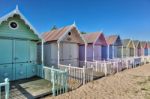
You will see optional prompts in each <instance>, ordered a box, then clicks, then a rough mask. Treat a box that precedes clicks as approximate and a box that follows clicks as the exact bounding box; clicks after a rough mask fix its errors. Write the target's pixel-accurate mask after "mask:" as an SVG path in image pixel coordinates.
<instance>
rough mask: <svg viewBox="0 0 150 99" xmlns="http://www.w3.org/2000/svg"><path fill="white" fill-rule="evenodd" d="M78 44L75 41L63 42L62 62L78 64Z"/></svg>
mask: <svg viewBox="0 0 150 99" xmlns="http://www.w3.org/2000/svg"><path fill="white" fill-rule="evenodd" d="M78 50H79V49H78V46H77V44H73V43H63V44H62V55H61V56H60V57H61V63H62V64H65V65H69V64H71V65H73V66H77V65H78V64H77V60H78Z"/></svg>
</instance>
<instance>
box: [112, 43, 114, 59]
mask: <svg viewBox="0 0 150 99" xmlns="http://www.w3.org/2000/svg"><path fill="white" fill-rule="evenodd" d="M112 48H113V53H112V54H113V59H114V58H115V46H114V45H112Z"/></svg>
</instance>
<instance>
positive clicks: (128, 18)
mask: <svg viewBox="0 0 150 99" xmlns="http://www.w3.org/2000/svg"><path fill="white" fill-rule="evenodd" d="M17 4H18V6H19V9H20V11H21V12H22V13H23V14H24V16H25V17H26V18H27V19H28V20H29V21H30V23H31V24H32V25H33V26H34V27H35V28H36V29H37V30H38V31H39V33H42V32H46V31H49V30H50V28H51V27H52V26H53V25H56V26H57V27H62V26H66V25H70V24H72V23H73V22H74V21H75V22H76V25H77V27H78V29H79V30H80V31H85V32H96V31H103V32H104V33H105V35H111V34H119V35H120V36H121V38H133V39H139V40H150V0H0V16H3V15H5V14H7V13H8V12H10V11H11V10H13V9H14V8H15V6H16V5H17Z"/></svg>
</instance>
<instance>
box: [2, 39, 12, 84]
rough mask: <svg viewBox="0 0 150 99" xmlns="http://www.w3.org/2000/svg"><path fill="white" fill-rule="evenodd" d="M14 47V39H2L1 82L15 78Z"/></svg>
mask: <svg viewBox="0 0 150 99" xmlns="http://www.w3.org/2000/svg"><path fill="white" fill-rule="evenodd" d="M12 47H13V46H12V40H9V39H0V82H3V81H4V79H5V78H9V80H13V73H12V70H13V67H12Z"/></svg>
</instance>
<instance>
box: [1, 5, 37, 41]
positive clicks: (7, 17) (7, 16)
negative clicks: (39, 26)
mask: <svg viewBox="0 0 150 99" xmlns="http://www.w3.org/2000/svg"><path fill="white" fill-rule="evenodd" d="M15 15H18V16H20V19H22V20H23V21H24V22H25V24H26V25H28V26H29V28H30V29H31V30H32V31H33V33H34V34H35V35H37V36H38V37H39V38H40V36H39V34H38V32H37V31H36V29H35V28H34V27H33V26H32V25H31V24H30V23H29V21H28V20H27V19H26V18H25V17H24V15H23V14H22V13H21V12H20V11H19V9H18V6H16V9H15V10H13V11H11V12H10V13H8V14H6V15H4V16H3V17H1V18H0V24H2V22H4V21H7V20H8V19H9V18H11V17H13V16H15Z"/></svg>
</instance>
